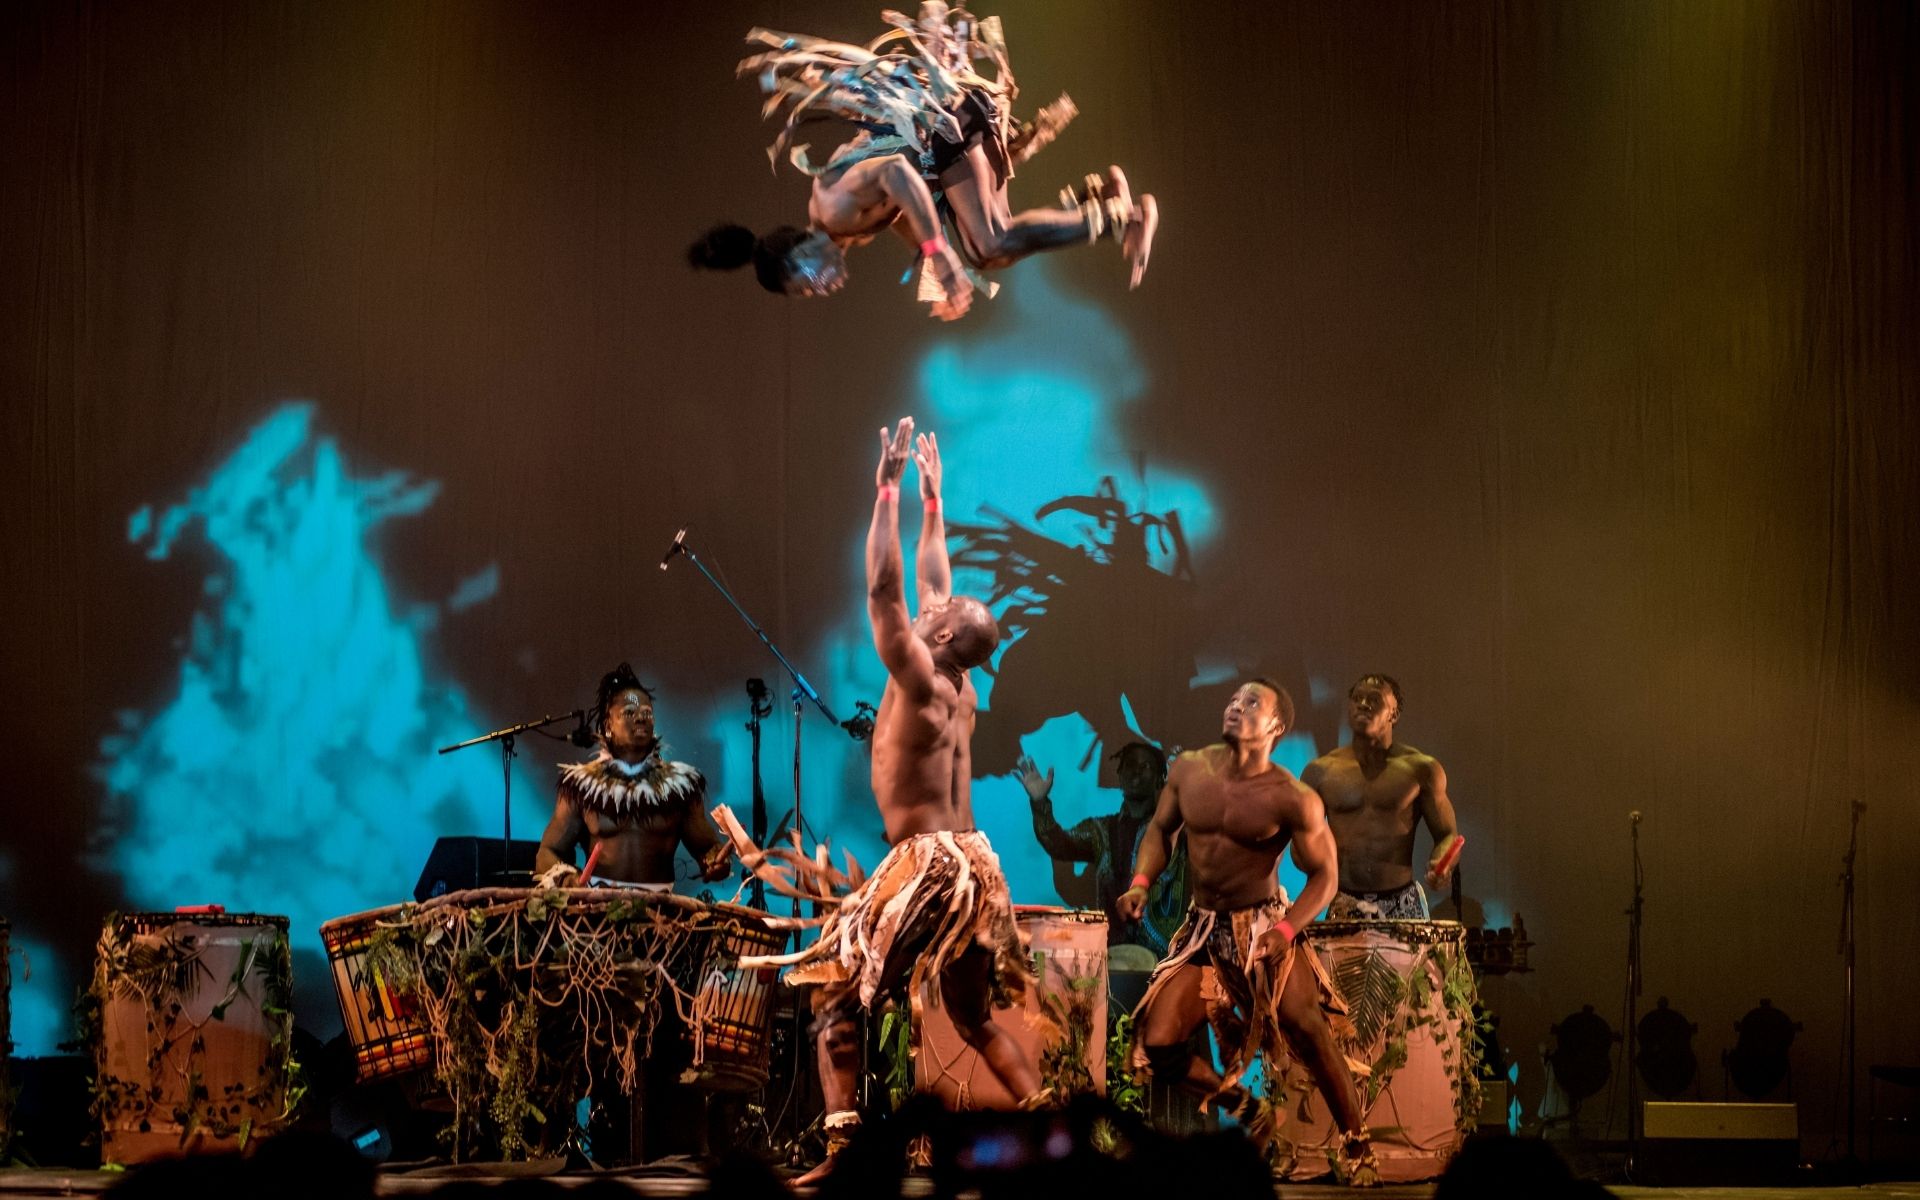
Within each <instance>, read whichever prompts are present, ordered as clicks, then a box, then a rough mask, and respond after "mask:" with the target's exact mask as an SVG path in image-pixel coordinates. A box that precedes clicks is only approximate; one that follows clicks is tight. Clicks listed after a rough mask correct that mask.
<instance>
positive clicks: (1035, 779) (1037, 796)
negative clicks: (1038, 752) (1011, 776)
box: [1013, 754, 1053, 804]
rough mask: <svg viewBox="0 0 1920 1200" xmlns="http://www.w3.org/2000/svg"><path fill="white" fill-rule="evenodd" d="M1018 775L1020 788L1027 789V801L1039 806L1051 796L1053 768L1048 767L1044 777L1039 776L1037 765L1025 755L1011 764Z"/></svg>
mask: <svg viewBox="0 0 1920 1200" xmlns="http://www.w3.org/2000/svg"><path fill="white" fill-rule="evenodd" d="M1013 769H1014V770H1015V771H1018V772H1019V773H1020V786H1021V787H1023V788H1025V789H1027V799H1029V800H1031V801H1033V802H1034V803H1035V804H1040V803H1042V802H1044V801H1045V800H1046V798H1047V797H1048V796H1050V795H1052V794H1053V768H1052V767H1048V768H1047V773H1046V774H1045V775H1042V774H1040V767H1039V764H1037V763H1035V762H1034V761H1033V759H1032V758H1030V757H1028V756H1027V755H1025V754H1022V755H1021V756H1020V761H1018V762H1016V763H1014V764H1013Z"/></svg>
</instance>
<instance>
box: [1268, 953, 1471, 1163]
mask: <svg viewBox="0 0 1920 1200" xmlns="http://www.w3.org/2000/svg"><path fill="white" fill-rule="evenodd" d="M1304 934H1305V939H1306V945H1307V946H1308V947H1310V948H1311V949H1312V951H1313V952H1314V953H1316V954H1318V955H1319V956H1320V961H1321V962H1323V963H1325V964H1326V967H1327V970H1328V971H1329V973H1331V974H1332V976H1333V981H1334V986H1335V987H1337V988H1338V989H1339V991H1340V994H1341V996H1342V997H1343V998H1344V999H1345V1000H1346V1002H1347V1005H1348V1008H1349V1010H1350V1013H1351V1016H1352V1019H1353V1025H1354V1031H1355V1033H1356V1035H1357V1044H1356V1045H1354V1046H1350V1047H1348V1048H1347V1050H1348V1053H1350V1054H1351V1055H1352V1056H1353V1057H1354V1058H1357V1059H1359V1060H1360V1061H1362V1062H1365V1063H1367V1064H1368V1065H1369V1066H1370V1067H1371V1068H1372V1071H1373V1074H1372V1076H1371V1077H1370V1078H1368V1079H1361V1080H1356V1081H1355V1082H1356V1083H1357V1084H1358V1085H1359V1088H1360V1098H1361V1102H1362V1106H1363V1107H1364V1108H1365V1110H1366V1117H1367V1124H1368V1126H1369V1128H1370V1129H1371V1130H1372V1133H1373V1149H1374V1154H1375V1155H1376V1156H1377V1157H1378V1158H1379V1161H1380V1176H1381V1178H1382V1179H1383V1180H1386V1181H1388V1182H1404V1181H1410V1180H1418V1179H1432V1178H1435V1177H1436V1176H1438V1175H1439V1174H1440V1173H1441V1172H1442V1171H1444V1170H1445V1169H1446V1165H1447V1161H1448V1160H1449V1159H1451V1158H1452V1157H1453V1155H1454V1153H1455V1152H1456V1151H1457V1150H1459V1148H1460V1144H1461V1142H1462V1141H1463V1140H1464V1139H1465V1137H1466V1135H1467V1134H1468V1133H1469V1132H1471V1131H1472V1129H1473V1127H1474V1124H1475V1122H1476V1121H1477V1120H1478V1117H1479V1111H1480V1094H1479V1092H1480V1083H1479V1078H1478V1070H1477V1069H1478V1066H1479V1042H1478V1039H1477V1037H1476V1035H1475V1029H1474V1024H1473V1021H1474V1017H1473V1004H1474V995H1475V992H1474V982H1473V971H1472V969H1471V967H1470V966H1469V964H1468V962H1467V956H1466V939H1465V934H1464V931H1463V930H1462V928H1461V926H1460V925H1459V923H1458V922H1455V921H1320V922H1316V923H1315V924H1312V925H1309V926H1307V928H1306V930H1305V931H1304ZM1285 1086H1286V1104H1287V1109H1286V1113H1285V1119H1284V1121H1283V1122H1282V1124H1281V1126H1280V1137H1281V1139H1282V1144H1281V1147H1280V1148H1281V1151H1282V1159H1281V1164H1280V1166H1281V1168H1282V1170H1283V1171H1284V1172H1285V1173H1286V1174H1288V1175H1290V1176H1291V1177H1292V1178H1294V1179H1311V1178H1314V1177H1316V1176H1320V1175H1325V1174H1326V1173H1327V1172H1328V1170H1329V1169H1330V1161H1331V1157H1332V1156H1333V1155H1335V1154H1337V1153H1338V1151H1339V1149H1340V1131H1339V1129H1338V1127H1337V1126H1336V1125H1335V1124H1334V1122H1333V1118H1332V1115H1331V1114H1330V1113H1329V1112H1328V1110H1327V1104H1326V1101H1325V1099H1324V1098H1323V1097H1322V1096H1321V1095H1320V1092H1319V1089H1318V1087H1317V1086H1316V1085H1315V1084H1314V1082H1313V1078H1312V1076H1311V1075H1309V1074H1308V1072H1307V1070H1306V1068H1305V1066H1304V1065H1303V1064H1302V1063H1301V1062H1300V1061H1299V1059H1298V1057H1297V1056H1296V1057H1295V1059H1294V1061H1293V1063H1292V1065H1291V1067H1290V1069H1289V1070H1288V1073H1287V1078H1286V1082H1285Z"/></svg>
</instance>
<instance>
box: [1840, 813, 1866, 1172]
mask: <svg viewBox="0 0 1920 1200" xmlns="http://www.w3.org/2000/svg"><path fill="white" fill-rule="evenodd" d="M1866 811H1867V806H1866V805H1864V804H1862V803H1860V802H1859V801H1858V800H1856V801H1854V802H1853V805H1852V808H1851V812H1850V814H1849V816H1848V820H1847V825H1848V828H1847V857H1846V858H1845V859H1843V860H1842V867H1841V871H1840V953H1841V956H1842V961H1844V962H1845V964H1846V980H1847V982H1846V1009H1845V1011H1844V1012H1843V1013H1842V1014H1841V1024H1840V1028H1841V1045H1842V1049H1843V1052H1844V1054H1845V1057H1846V1060H1847V1168H1848V1170H1849V1172H1857V1171H1858V1170H1859V1166H1860V1160H1859V1159H1858V1158H1857V1157H1855V1155H1854V1124H1855V1116H1856V1112H1855V1105H1856V1103H1857V1101H1858V1099H1859V1090H1860V1086H1859V1080H1858V1077H1857V1075H1856V1073H1855V1066H1854V1033H1855V1024H1854V1021H1855V1015H1854V1014H1855V1009H1856V1007H1857V999H1856V997H1855V995H1854V990H1853V984H1854V979H1853V970H1854V950H1855V931H1854V923H1853V919H1854V913H1853V901H1854V890H1853V862H1854V858H1855V856H1856V855H1858V853H1859V851H1860V815H1861V814H1862V813H1864V812H1866Z"/></svg>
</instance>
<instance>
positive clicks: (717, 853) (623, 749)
mask: <svg viewBox="0 0 1920 1200" xmlns="http://www.w3.org/2000/svg"><path fill="white" fill-rule="evenodd" d="M591 721H592V724H593V730H594V733H595V735H596V736H598V737H599V739H600V751H599V753H598V754H596V755H594V757H593V758H591V759H590V760H588V761H586V762H583V763H569V764H567V765H566V766H563V767H561V768H560V788H559V793H558V795H556V796H555V798H554V802H553V819H552V820H551V821H549V822H547V830H546V832H545V833H544V834H542V835H541V837H540V850H539V853H538V854H537V855H536V856H535V858H534V870H536V871H538V872H540V873H542V875H543V877H545V878H546V879H547V880H548V881H549V882H554V883H560V884H562V885H563V886H584V885H585V884H586V880H583V879H577V878H576V877H577V876H578V874H579V872H578V869H577V868H575V867H574V865H573V856H574V851H575V849H576V848H577V847H579V846H581V845H582V844H585V845H587V847H588V852H589V853H590V854H591V853H592V852H593V849H594V848H595V847H597V848H598V851H599V857H598V858H597V859H595V860H594V862H595V865H594V874H595V875H596V876H598V877H600V878H604V879H610V880H617V881H620V882H624V883H632V884H638V885H640V886H641V887H645V888H648V889H651V890H653V891H661V892H670V891H672V890H673V880H674V871H673V856H674V852H675V850H677V849H678V848H679V847H680V846H681V845H682V844H685V846H686V847H687V852H688V853H689V854H691V855H693V857H694V861H696V862H698V863H699V864H700V873H701V875H702V876H703V877H704V878H707V879H720V878H723V877H724V876H725V875H726V873H727V870H728V866H729V862H728V859H729V854H728V850H727V847H726V845H725V844H724V843H722V842H721V840H720V834H719V833H718V831H716V830H715V829H714V827H713V822H712V821H710V820H708V818H707V811H706V806H705V804H704V800H705V798H706V787H707V782H706V779H705V777H703V776H702V775H701V774H700V772H699V771H696V770H695V769H693V768H692V767H690V766H688V765H687V764H686V763H682V762H672V761H670V760H668V759H667V757H666V756H665V754H664V752H663V748H662V746H661V745H660V741H659V739H658V738H657V737H656V736H655V735H654V728H653V694H652V693H651V692H650V691H648V690H647V687H646V685H645V684H643V683H641V682H640V680H639V679H638V678H637V677H635V675H634V673H633V668H632V667H631V666H629V665H628V664H626V663H621V664H620V665H619V666H617V667H615V668H614V669H613V670H611V671H609V672H607V673H606V675H604V676H602V677H601V680H600V688H599V692H598V694H597V696H596V698H595V701H594V707H593V712H592V714H591Z"/></svg>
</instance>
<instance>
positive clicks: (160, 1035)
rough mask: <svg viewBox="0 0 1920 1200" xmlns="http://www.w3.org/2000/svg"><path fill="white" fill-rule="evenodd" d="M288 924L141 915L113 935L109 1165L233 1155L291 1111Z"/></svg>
mask: <svg viewBox="0 0 1920 1200" xmlns="http://www.w3.org/2000/svg"><path fill="white" fill-rule="evenodd" d="M292 993H293V976H292V957H291V954H290V951H289V947H288V944H287V919H286V918H285V917H273V916H261V915H258V914H253V913H192V914H182V913H129V914H127V915H125V916H122V917H119V918H118V919H116V920H113V921H111V922H109V923H108V924H107V926H106V928H105V929H104V930H103V931H102V932H101V935H100V943H99V948H98V951H97V953H96V956H95V959H94V969H93V985H92V988H91V989H90V991H89V993H88V996H89V1000H90V1002H91V1003H90V1004H89V1006H88V1007H89V1011H91V1012H93V1013H96V1014H97V1024H96V1025H95V1027H94V1028H93V1029H91V1030H89V1031H88V1032H89V1034H90V1038H89V1040H90V1041H91V1042H92V1049H93V1059H94V1069H95V1077H94V1078H95V1093H96V1099H97V1102H98V1104H99V1108H100V1116H101V1124H102V1128H101V1142H100V1156H101V1159H102V1160H103V1161H105V1162H108V1163H123V1164H124V1163H138V1162H145V1161H147V1160H149V1159H153V1158H160V1157H165V1156H168V1155H174V1154H183V1153H194V1152H198V1151H208V1150H232V1149H237V1148H239V1147H241V1146H244V1145H245V1144H246V1143H247V1142H248V1141H250V1140H252V1139H254V1138H257V1137H261V1136H264V1135H266V1134H268V1133H271V1132H273V1131H274V1130H275V1129H276V1128H278V1127H279V1125H280V1124H281V1123H283V1122H284V1121H285V1120H286V1119H287V1117H288V1116H289V1113H288V1111H287V1100H288V1084H289V1074H290V1066H291V1061H292V1060H291V1047H290V1039H291V1037H292V1033H293V1017H292Z"/></svg>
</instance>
